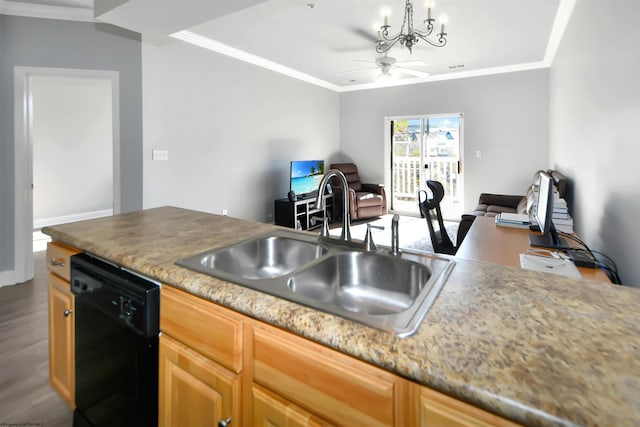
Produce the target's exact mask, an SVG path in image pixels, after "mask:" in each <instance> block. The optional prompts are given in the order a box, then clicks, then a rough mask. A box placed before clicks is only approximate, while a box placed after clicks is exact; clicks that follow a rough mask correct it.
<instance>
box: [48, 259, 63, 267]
mask: <svg viewBox="0 0 640 427" xmlns="http://www.w3.org/2000/svg"><path fill="white" fill-rule="evenodd" d="M49 262H50V263H51V265H52V266H54V267H64V258H51V260H50V261H49Z"/></svg>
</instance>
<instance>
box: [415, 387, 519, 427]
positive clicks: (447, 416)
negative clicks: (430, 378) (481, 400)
mask: <svg viewBox="0 0 640 427" xmlns="http://www.w3.org/2000/svg"><path fill="white" fill-rule="evenodd" d="M414 388H415V390H414V393H415V394H417V396H418V402H417V411H418V413H417V421H416V422H414V423H412V424H413V425H416V426H420V427H427V426H428V427H517V426H518V424H515V423H513V422H511V421H509V420H506V419H504V418H502V417H499V416H498V415H494V414H492V413H489V412H485V411H483V410H482V409H479V408H476V407H475V406H471V405H467V404H466V403H464V402H461V401H459V400H457V399H454V398H452V397H449V396H447V395H444V394H442V393H438V392H437V391H435V390H431V389H429V388H426V387H422V386H419V385H417V384H415V385H414Z"/></svg>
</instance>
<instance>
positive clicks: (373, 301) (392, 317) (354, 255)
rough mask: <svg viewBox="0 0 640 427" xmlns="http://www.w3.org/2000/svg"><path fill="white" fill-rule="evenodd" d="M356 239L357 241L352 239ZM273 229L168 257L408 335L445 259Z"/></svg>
mask: <svg viewBox="0 0 640 427" xmlns="http://www.w3.org/2000/svg"><path fill="white" fill-rule="evenodd" d="M358 243H359V242H358ZM357 246H358V244H357V243H356V242H351V243H345V242H341V241H338V240H337V239H327V238H323V239H319V238H318V237H317V236H315V235H312V234H308V233H301V232H296V231H288V230H277V231H274V232H271V233H269V234H266V235H262V236H257V237H254V238H251V239H248V240H245V241H242V242H239V243H235V244H232V245H229V246H225V247H221V248H217V249H212V250H209V251H206V252H203V253H199V254H196V255H192V256H189V257H187V258H184V259H181V260H179V261H177V262H176V264H178V265H180V266H182V267H186V268H189V269H191V270H195V271H198V272H201V273H205V274H208V275H210V276H214V277H217V278H220V279H224V280H227V281H229V282H233V283H236V284H239V285H242V286H246V287H248V288H251V289H255V290H257V291H261V292H265V293H267V294H270V295H274V296H277V297H281V298H284V299H286V300H289V301H293V302H296V303H299V304H303V305H306V306H309V307H312V308H315V309H318V310H321V311H325V312H328V313H331V314H335V315H337V316H341V317H344V318H347V319H350V320H354V321H357V322H360V323H363V324H365V325H368V326H371V327H374V328H377V329H381V330H384V331H388V332H392V333H395V334H397V335H399V336H408V335H411V334H412V333H414V332H415V331H416V330H417V328H418V327H419V326H420V324H421V323H422V320H423V319H424V316H425V315H426V313H427V311H428V310H429V308H430V307H431V305H432V304H433V302H434V301H435V299H436V297H437V296H438V293H439V292H440V289H441V288H442V286H443V285H444V283H445V282H446V280H447V277H448V276H449V273H450V271H451V269H452V268H453V266H454V262H453V261H452V260H450V259H448V258H444V257H440V256H436V255H430V254H423V253H418V252H411V251H402V252H401V253H400V254H399V255H392V254H391V253H389V249H388V248H380V249H377V250H375V251H373V252H367V251H363V250H358V249H357Z"/></svg>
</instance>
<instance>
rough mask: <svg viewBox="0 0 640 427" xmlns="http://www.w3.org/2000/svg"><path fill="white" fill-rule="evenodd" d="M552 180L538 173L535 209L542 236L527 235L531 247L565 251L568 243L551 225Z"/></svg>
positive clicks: (544, 174)
mask: <svg viewBox="0 0 640 427" xmlns="http://www.w3.org/2000/svg"><path fill="white" fill-rule="evenodd" d="M552 217H553V179H552V178H551V175H549V174H548V173H545V172H541V173H540V180H539V181H538V206H537V209H536V215H535V218H536V221H537V222H538V226H539V227H540V232H541V233H542V235H537V234H529V244H530V245H531V246H542V247H545V248H553V249H566V248H568V247H569V246H568V243H567V241H566V240H565V239H563V238H561V237H560V236H558V232H557V231H556V228H555V227H554V225H553V221H552Z"/></svg>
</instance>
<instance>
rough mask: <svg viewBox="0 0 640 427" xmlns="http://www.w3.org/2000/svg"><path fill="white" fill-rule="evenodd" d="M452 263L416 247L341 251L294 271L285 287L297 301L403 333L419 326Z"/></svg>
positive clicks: (410, 332) (402, 334) (407, 333)
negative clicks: (392, 251) (410, 249)
mask: <svg viewBox="0 0 640 427" xmlns="http://www.w3.org/2000/svg"><path fill="white" fill-rule="evenodd" d="M453 266H454V262H453V261H452V260H450V259H447V258H442V257H438V256H431V255H426V254H418V253H414V252H402V253H401V254H400V255H392V254H390V253H389V252H387V251H386V250H384V249H383V250H378V251H376V252H361V251H352V250H351V251H343V252H339V253H336V254H331V255H327V256H326V257H323V258H322V259H319V260H318V261H316V262H314V263H313V264H311V265H309V266H307V267H305V268H303V269H301V270H299V271H297V272H294V273H293V274H292V275H291V276H290V277H289V279H288V280H287V287H288V288H289V290H290V291H291V292H292V293H293V294H294V295H295V296H294V297H293V298H291V299H293V300H295V301H297V302H301V303H303V304H306V305H310V306H313V307H315V308H318V309H321V310H324V311H328V312H330V313H333V314H337V315H339V316H342V317H346V318H348V319H352V320H356V321H359V322H361V323H364V324H367V325H369V326H373V327H375V328H378V329H383V330H387V331H390V332H394V333H396V334H398V335H400V336H406V335H410V334H412V333H413V332H415V330H416V329H417V328H418V327H419V326H420V323H421V322H422V320H423V318H424V316H425V315H426V313H427V311H428V310H429V308H430V307H431V305H432V304H433V302H434V301H435V298H436V297H437V296H438V293H439V292H440V289H441V288H442V286H443V285H444V283H445V281H446V279H447V277H448V275H449V272H450V271H451V269H452V268H453Z"/></svg>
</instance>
